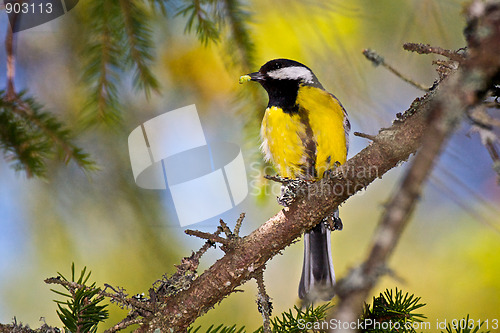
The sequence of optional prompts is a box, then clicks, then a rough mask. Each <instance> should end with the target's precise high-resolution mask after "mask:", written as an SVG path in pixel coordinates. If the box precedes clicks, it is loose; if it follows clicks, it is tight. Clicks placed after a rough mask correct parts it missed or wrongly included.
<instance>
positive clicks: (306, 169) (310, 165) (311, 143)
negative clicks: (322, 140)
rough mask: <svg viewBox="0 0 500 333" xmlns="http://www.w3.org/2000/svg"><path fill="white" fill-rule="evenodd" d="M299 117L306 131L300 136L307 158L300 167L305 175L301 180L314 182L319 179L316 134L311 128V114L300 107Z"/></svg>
mask: <svg viewBox="0 0 500 333" xmlns="http://www.w3.org/2000/svg"><path fill="white" fill-rule="evenodd" d="M299 116H300V122H301V123H302V124H304V127H305V129H306V131H305V133H301V135H300V139H301V141H302V145H303V146H304V153H305V155H306V156H305V163H303V164H302V165H300V169H301V170H302V173H303V174H302V175H301V177H299V178H303V179H307V180H313V179H316V178H317V177H318V173H317V171H316V154H317V143H316V141H315V140H314V133H313V130H312V128H311V124H310V123H309V113H308V112H306V110H305V109H304V108H301V107H300V106H299Z"/></svg>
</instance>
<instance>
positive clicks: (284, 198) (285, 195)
mask: <svg viewBox="0 0 500 333" xmlns="http://www.w3.org/2000/svg"><path fill="white" fill-rule="evenodd" d="M306 183H307V182H306V181H305V180H302V179H289V180H288V181H287V182H286V183H283V185H281V193H280V196H279V197H278V203H279V204H280V205H282V206H283V207H288V206H290V205H291V204H292V203H293V202H294V201H295V199H297V197H298V196H299V193H300V189H301V188H302V187H303V186H304V185H305V184H306Z"/></svg>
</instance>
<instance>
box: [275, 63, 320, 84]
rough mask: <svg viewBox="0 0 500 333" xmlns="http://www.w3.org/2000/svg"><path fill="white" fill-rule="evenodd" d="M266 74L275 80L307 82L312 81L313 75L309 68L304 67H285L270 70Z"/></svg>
mask: <svg viewBox="0 0 500 333" xmlns="http://www.w3.org/2000/svg"><path fill="white" fill-rule="evenodd" d="M267 75H268V76H269V77H271V78H273V79H276V80H303V81H304V82H307V83H312V82H313V75H312V73H311V71H310V70H308V69H307V68H305V67H298V66H293V67H285V68H280V69H275V70H274V71H270V72H268V73H267Z"/></svg>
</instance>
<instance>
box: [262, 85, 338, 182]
mask: <svg viewBox="0 0 500 333" xmlns="http://www.w3.org/2000/svg"><path fill="white" fill-rule="evenodd" d="M297 106H298V111H297V112H292V113H285V112H284V111H283V110H282V109H281V108H279V107H275V106H272V107H269V108H267V109H266V113H265V115H264V119H263V121H262V127H261V137H262V150H263V152H264V154H265V155H266V158H267V159H268V160H270V161H271V162H272V163H273V164H274V165H275V167H276V168H277V171H278V173H279V174H280V176H282V177H290V178H307V179H310V178H311V177H310V176H311V175H306V174H305V173H306V171H305V170H307V169H308V167H309V166H310V165H307V164H311V159H310V158H309V159H308V158H307V154H306V148H305V146H304V145H305V144H306V143H307V142H309V143H310V141H308V140H312V142H314V144H315V147H314V148H315V151H314V156H313V160H312V163H314V165H313V167H314V169H315V171H316V172H315V177H314V178H321V177H322V176H323V173H324V172H325V171H326V170H328V169H331V168H332V167H333V166H334V165H335V162H339V163H340V164H343V163H345V161H346V155H347V140H346V136H345V130H344V124H345V123H344V119H345V114H344V110H343V108H342V106H341V105H340V104H339V102H338V101H337V100H336V99H335V98H334V97H333V96H332V95H330V94H329V93H328V92H326V91H324V90H321V89H318V88H314V87H309V86H302V87H300V88H299V91H298V95H297ZM309 128H310V129H309Z"/></svg>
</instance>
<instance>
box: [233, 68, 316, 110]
mask: <svg viewBox="0 0 500 333" xmlns="http://www.w3.org/2000/svg"><path fill="white" fill-rule="evenodd" d="M246 81H256V82H259V83H260V84H261V85H262V87H264V89H266V91H267V93H268V95H269V106H279V107H281V108H283V109H284V110H288V109H290V108H294V107H295V100H296V98H297V92H298V90H299V87H300V86H301V85H306V86H313V87H317V88H320V89H323V87H322V86H321V83H319V81H318V78H316V75H314V73H313V72H312V71H311V70H310V69H309V67H307V66H305V65H303V64H301V63H300V62H297V61H294V60H289V59H274V60H271V61H268V62H267V63H265V64H264V65H263V66H262V67H261V68H260V69H259V71H258V72H255V73H250V74H247V75H243V76H242V77H240V83H243V82H246Z"/></svg>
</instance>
